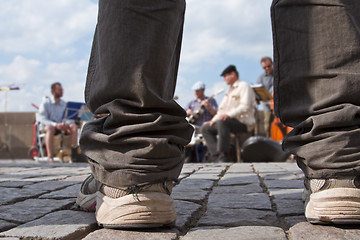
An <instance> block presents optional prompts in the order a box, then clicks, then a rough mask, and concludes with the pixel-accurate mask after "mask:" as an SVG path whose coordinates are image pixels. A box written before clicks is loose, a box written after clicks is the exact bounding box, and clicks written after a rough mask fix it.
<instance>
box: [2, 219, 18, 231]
mask: <svg viewBox="0 0 360 240" xmlns="http://www.w3.org/2000/svg"><path fill="white" fill-rule="evenodd" d="M16 226H17V225H16V224H14V223H11V222H7V221H4V220H0V232H2V231H6V230H8V229H10V228H14V227H16Z"/></svg>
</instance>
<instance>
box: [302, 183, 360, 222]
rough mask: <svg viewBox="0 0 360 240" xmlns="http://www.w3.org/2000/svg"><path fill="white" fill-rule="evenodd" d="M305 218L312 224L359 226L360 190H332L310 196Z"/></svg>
mask: <svg viewBox="0 0 360 240" xmlns="http://www.w3.org/2000/svg"><path fill="white" fill-rule="evenodd" d="M305 217H306V218H307V220H308V222H310V223H314V224H359V223H360V189H357V188H332V189H328V190H324V191H320V192H316V193H313V194H311V195H310V200H309V201H308V203H307V204H306V207H305Z"/></svg>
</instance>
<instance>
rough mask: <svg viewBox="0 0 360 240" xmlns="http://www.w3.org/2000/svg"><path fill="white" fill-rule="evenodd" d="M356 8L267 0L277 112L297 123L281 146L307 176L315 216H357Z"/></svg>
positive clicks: (359, 20) (347, 0) (359, 77)
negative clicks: (272, 40)
mask: <svg viewBox="0 0 360 240" xmlns="http://www.w3.org/2000/svg"><path fill="white" fill-rule="evenodd" d="M359 12H360V2H359V1H351V0H275V1H273V5H272V21H273V37H274V59H275V68H274V72H275V82H274V93H275V111H276V113H277V115H278V116H279V117H280V118H281V120H282V122H283V123H284V124H286V125H288V126H291V127H293V128H294V130H293V131H292V132H291V133H290V134H289V135H288V136H287V137H286V138H285V140H284V143H283V147H284V148H285V150H286V151H290V152H291V153H293V154H295V155H296V156H297V162H298V165H299V166H300V168H301V169H302V170H303V171H304V173H305V176H306V177H307V178H308V179H310V181H307V182H308V183H310V184H309V185H312V186H310V188H311V190H312V194H311V195H312V196H311V198H310V202H309V204H308V205H307V209H306V213H305V214H306V216H307V218H308V220H310V221H314V222H327V221H329V222H340V223H341V222H350V223H353V222H354V219H355V220H360V207H359V203H360V191H359V188H358V187H359V182H358V179H357V177H358V176H359V172H360V151H359V148H360V128H359V126H360V107H359V106H360V98H359V97H358V93H359V89H360V72H359V69H360V37H359V30H358V29H359V27H360V15H359ZM316 179H317V180H316ZM334 179H335V180H334ZM344 179H345V180H344ZM334 182H335V183H334ZM311 183H312V184H311ZM315 185H317V186H318V187H317V188H316V187H315ZM328 187H330V188H331V189H327V188H328ZM319 190H323V191H320V192H319ZM331 196H335V197H337V199H338V202H337V201H336V200H335V199H334V198H332V200H331ZM334 201H335V202H334ZM317 204H318V205H317ZM316 206H317V207H316ZM324 206H327V207H324ZM339 206H352V207H353V208H352V209H351V210H349V209H344V208H343V209H339ZM316 208H317V209H320V210H319V211H318V212H317V211H315V210H314V209H316ZM330 208H332V210H331V211H328V210H329V209H330ZM344 210H345V211H346V210H349V211H347V212H346V213H344Z"/></svg>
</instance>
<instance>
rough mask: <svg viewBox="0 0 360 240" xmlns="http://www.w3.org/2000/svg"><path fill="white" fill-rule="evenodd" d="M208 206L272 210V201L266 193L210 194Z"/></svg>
mask: <svg viewBox="0 0 360 240" xmlns="http://www.w3.org/2000/svg"><path fill="white" fill-rule="evenodd" d="M208 208H229V209H244V208H248V209H261V210H271V209H272V208H271V202H270V198H269V197H268V195H266V194H264V193H250V194H210V196H209V200H208Z"/></svg>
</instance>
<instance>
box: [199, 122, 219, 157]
mask: <svg viewBox="0 0 360 240" xmlns="http://www.w3.org/2000/svg"><path fill="white" fill-rule="evenodd" d="M200 131H201V134H202V135H203V137H204V140H205V143H206V146H207V149H208V151H209V153H210V155H211V156H216V155H217V154H219V152H218V150H217V134H218V132H217V128H216V127H215V126H214V125H212V126H210V125H209V124H205V125H203V126H202V127H201V130H200Z"/></svg>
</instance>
